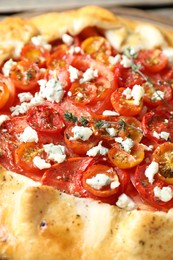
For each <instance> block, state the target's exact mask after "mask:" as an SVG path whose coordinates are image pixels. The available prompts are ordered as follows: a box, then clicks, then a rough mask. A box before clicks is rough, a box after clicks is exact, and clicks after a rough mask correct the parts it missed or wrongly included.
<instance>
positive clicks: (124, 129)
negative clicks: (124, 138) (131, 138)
mask: <svg viewBox="0 0 173 260" xmlns="http://www.w3.org/2000/svg"><path fill="white" fill-rule="evenodd" d="M118 124H119V126H120V128H121V129H122V130H123V131H126V122H125V121H124V120H123V119H121V120H120V121H118Z"/></svg>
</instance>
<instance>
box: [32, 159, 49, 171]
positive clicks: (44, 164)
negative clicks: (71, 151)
mask: <svg viewBox="0 0 173 260" xmlns="http://www.w3.org/2000/svg"><path fill="white" fill-rule="evenodd" d="M33 163H34V165H35V166H36V167H37V168H39V169H40V170H43V169H47V168H50V167H51V164H50V163H47V162H46V161H45V160H44V159H42V158H41V157H40V156H35V157H34V159H33Z"/></svg>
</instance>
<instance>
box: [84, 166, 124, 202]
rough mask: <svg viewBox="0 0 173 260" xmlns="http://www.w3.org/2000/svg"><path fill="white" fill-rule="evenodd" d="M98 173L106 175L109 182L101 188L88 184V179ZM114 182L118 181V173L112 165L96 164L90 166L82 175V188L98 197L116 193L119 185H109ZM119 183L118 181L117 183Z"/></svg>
mask: <svg viewBox="0 0 173 260" xmlns="http://www.w3.org/2000/svg"><path fill="white" fill-rule="evenodd" d="M98 174H104V175H106V176H108V178H109V180H110V183H108V184H106V185H104V186H102V187H101V188H98V189H97V188H94V187H92V186H91V185H89V184H88V182H87V181H88V179H89V180H91V179H93V178H96V176H97V175H98ZM113 182H116V183H119V178H118V175H117V173H116V171H115V169H114V168H113V167H109V166H106V165H102V164H96V165H92V166H90V167H89V168H88V169H87V170H86V171H85V172H84V175H83V180H82V183H83V186H84V188H85V189H86V190H87V191H89V192H90V193H91V194H93V195H95V196H98V197H103V198H105V197H109V196H112V195H114V194H116V193H117V192H118V190H119V185H118V186H116V187H111V183H113ZM119 184H120V183H119Z"/></svg>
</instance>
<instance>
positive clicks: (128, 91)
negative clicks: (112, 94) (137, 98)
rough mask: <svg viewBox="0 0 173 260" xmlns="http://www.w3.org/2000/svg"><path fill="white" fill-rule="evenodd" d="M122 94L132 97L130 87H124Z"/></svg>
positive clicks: (127, 97) (128, 97)
mask: <svg viewBox="0 0 173 260" xmlns="http://www.w3.org/2000/svg"><path fill="white" fill-rule="evenodd" d="M122 94H123V95H124V96H125V97H126V99H131V98H132V90H131V89H130V88H126V89H125V90H124V91H123V92H122Z"/></svg>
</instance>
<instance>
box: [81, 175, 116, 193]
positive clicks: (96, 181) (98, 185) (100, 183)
mask: <svg viewBox="0 0 173 260" xmlns="http://www.w3.org/2000/svg"><path fill="white" fill-rule="evenodd" d="M86 183H87V184H88V185H90V186H91V187H92V188H94V189H95V190H100V189H102V188H103V187H104V186H106V185H109V184H110V183H111V180H110V178H109V176H107V175H106V174H104V173H98V174H96V176H93V177H92V178H91V179H86Z"/></svg>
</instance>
